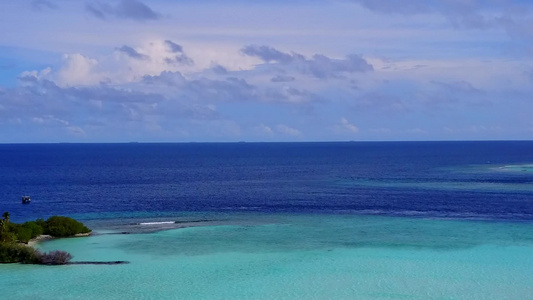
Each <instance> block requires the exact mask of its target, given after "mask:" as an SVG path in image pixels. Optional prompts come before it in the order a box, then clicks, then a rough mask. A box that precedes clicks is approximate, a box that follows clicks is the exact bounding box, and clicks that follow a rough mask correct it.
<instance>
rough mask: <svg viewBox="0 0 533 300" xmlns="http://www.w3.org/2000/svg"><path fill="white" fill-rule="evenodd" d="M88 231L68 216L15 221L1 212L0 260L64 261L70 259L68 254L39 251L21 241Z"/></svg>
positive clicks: (66, 235)
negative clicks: (18, 222) (21, 221)
mask: <svg viewBox="0 0 533 300" xmlns="http://www.w3.org/2000/svg"><path fill="white" fill-rule="evenodd" d="M90 232H91V230H90V229H89V228H87V227H85V225H83V224H82V223H80V222H78V221H76V220H74V219H72V218H69V217H62V216H53V217H50V218H49V219H48V220H46V221H44V220H43V219H37V220H35V221H29V222H25V223H23V224H16V223H11V222H9V212H5V213H4V214H2V219H0V263H16V262H20V263H34V264H65V263H67V262H68V261H69V260H70V259H71V258H72V255H70V254H69V253H67V252H64V251H51V252H50V253H41V252H40V251H38V250H35V249H33V248H32V247H28V246H27V245H25V244H27V243H28V242H29V241H30V240H31V239H33V238H36V237H38V236H40V235H42V234H46V235H50V236H52V237H69V236H74V235H76V234H80V233H90Z"/></svg>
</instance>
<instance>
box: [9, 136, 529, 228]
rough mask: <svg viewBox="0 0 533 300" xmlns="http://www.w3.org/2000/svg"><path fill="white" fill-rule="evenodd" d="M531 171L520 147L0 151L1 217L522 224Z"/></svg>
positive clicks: (46, 147)
mask: <svg viewBox="0 0 533 300" xmlns="http://www.w3.org/2000/svg"><path fill="white" fill-rule="evenodd" d="M532 169H533V142H530V141H516V142H512V141H509V142H339V143H183V144H138V143H131V144H19V145H0V210H1V211H6V210H8V211H9V212H10V213H11V216H12V219H13V220H15V221H24V220H28V219H34V218H37V217H47V216H51V215H54V214H59V215H76V216H78V217H81V218H82V219H86V218H91V213H93V214H95V216H96V217H98V214H102V213H109V212H111V213H115V214H116V213H126V214H127V213H128V212H136V213H139V212H152V213H155V212H159V213H163V214H164V212H176V211H254V212H286V213H298V212H303V213H306V212H319V213H333V214H334V213H354V214H378V215H396V216H402V215H407V216H420V217H441V218H473V219H489V220H491V219H499V220H511V221H532V220H533V171H532ZM22 195H30V196H31V197H32V203H31V204H30V205H22V204H21V200H20V199H21V196H22ZM100 216H101V215H100Z"/></svg>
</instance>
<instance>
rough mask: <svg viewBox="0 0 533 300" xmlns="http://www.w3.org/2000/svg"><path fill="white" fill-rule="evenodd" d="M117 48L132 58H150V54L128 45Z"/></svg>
mask: <svg viewBox="0 0 533 300" xmlns="http://www.w3.org/2000/svg"><path fill="white" fill-rule="evenodd" d="M116 50H117V51H119V52H122V53H125V54H126V55H127V56H129V57H131V58H135V59H140V60H145V59H150V57H149V56H148V55H144V54H141V53H139V52H137V50H135V49H133V48H132V47H130V46H127V45H123V46H122V47H120V48H116Z"/></svg>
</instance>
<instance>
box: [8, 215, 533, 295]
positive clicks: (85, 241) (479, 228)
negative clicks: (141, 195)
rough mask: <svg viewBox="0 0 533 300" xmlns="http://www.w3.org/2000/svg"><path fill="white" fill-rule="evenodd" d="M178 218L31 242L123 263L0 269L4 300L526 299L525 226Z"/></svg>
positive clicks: (530, 258)
mask: <svg viewBox="0 0 533 300" xmlns="http://www.w3.org/2000/svg"><path fill="white" fill-rule="evenodd" d="M183 218H184V216H183V213H180V214H179V215H177V216H176V218H171V217H169V216H165V217H161V216H159V217H154V218H149V217H147V216H144V217H143V218H142V219H140V220H141V221H142V222H132V220H133V219H129V220H128V221H117V222H115V223H113V224H110V221H109V220H107V221H104V220H102V221H101V222H100V223H98V222H94V221H93V223H92V224H91V226H93V227H94V228H95V233H96V234H95V235H94V236H91V237H87V238H70V239H59V240H53V241H47V242H43V243H41V244H40V245H39V246H38V247H39V248H41V249H42V250H45V251H49V250H54V249H61V250H66V251H69V252H71V253H72V254H73V255H74V261H117V260H126V261H129V262H130V263H129V264H125V265H67V266H33V265H18V264H13V265H2V266H0V290H1V291H2V295H3V297H4V296H6V295H8V296H7V297H8V298H9V299H528V298H529V299H531V295H533V224H531V223H529V222H494V221H491V222H484V221H475V220H444V219H427V218H409V217H390V216H367V215H353V214H259V213H249V214H246V213H239V214H237V213H235V214H213V213H211V214H209V215H206V216H202V218H199V216H197V215H194V217H192V218H189V219H188V220H189V221H194V220H195V218H198V220H203V221H202V222H190V223H187V222H185V223H182V224H169V223H166V222H171V221H174V220H176V219H183ZM157 222H162V223H157ZM163 222H165V223H163ZM139 223H152V224H144V225H139ZM189 226H190V227H189ZM176 227H183V228H176ZM160 229H165V230H160ZM125 233H128V234H125ZM6 299H7V298H6Z"/></svg>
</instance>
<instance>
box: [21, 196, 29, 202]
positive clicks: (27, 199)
mask: <svg viewBox="0 0 533 300" xmlns="http://www.w3.org/2000/svg"><path fill="white" fill-rule="evenodd" d="M30 202H31V198H30V196H22V204H29V203H30Z"/></svg>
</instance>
